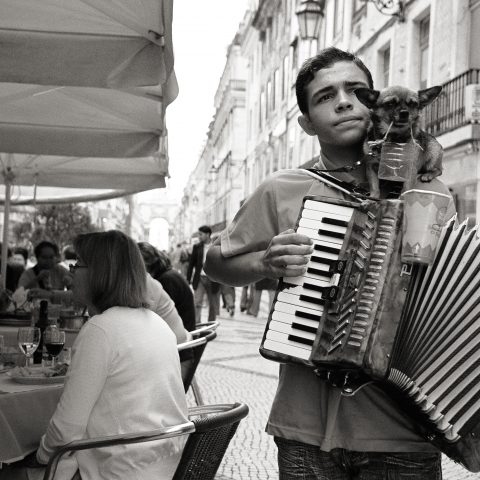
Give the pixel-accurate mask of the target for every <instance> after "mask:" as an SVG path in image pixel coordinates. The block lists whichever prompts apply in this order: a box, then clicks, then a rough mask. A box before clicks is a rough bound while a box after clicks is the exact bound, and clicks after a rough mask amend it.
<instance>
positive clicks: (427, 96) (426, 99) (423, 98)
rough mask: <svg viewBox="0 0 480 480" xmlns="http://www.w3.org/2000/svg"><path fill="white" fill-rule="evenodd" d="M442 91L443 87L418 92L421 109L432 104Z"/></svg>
mask: <svg viewBox="0 0 480 480" xmlns="http://www.w3.org/2000/svg"><path fill="white" fill-rule="evenodd" d="M441 91H442V87H440V86H438V85H437V86H435V87H430V88H426V89H425V90H419V91H418V102H419V104H420V108H424V107H426V106H427V105H429V104H430V103H432V102H433V101H434V100H435V99H436V98H437V97H438V95H439V94H440V92H441Z"/></svg>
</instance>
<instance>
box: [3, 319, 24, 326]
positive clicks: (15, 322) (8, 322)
mask: <svg viewBox="0 0 480 480" xmlns="http://www.w3.org/2000/svg"><path fill="white" fill-rule="evenodd" d="M30 324H31V320H30V319H29V318H0V325H1V326H2V327H29V326H30Z"/></svg>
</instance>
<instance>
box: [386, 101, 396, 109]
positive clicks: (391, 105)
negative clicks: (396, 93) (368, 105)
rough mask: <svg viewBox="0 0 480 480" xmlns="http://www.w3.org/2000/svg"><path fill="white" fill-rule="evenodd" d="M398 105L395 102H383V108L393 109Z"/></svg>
mask: <svg viewBox="0 0 480 480" xmlns="http://www.w3.org/2000/svg"><path fill="white" fill-rule="evenodd" d="M396 104H397V102H396V101H395V100H388V101H387V102H383V106H384V107H387V108H392V107H394V106H395V105H396Z"/></svg>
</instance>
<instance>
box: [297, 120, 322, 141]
mask: <svg viewBox="0 0 480 480" xmlns="http://www.w3.org/2000/svg"><path fill="white" fill-rule="evenodd" d="M297 120H298V124H299V125H300V126H301V127H302V130H303V131H304V132H305V133H306V134H307V135H310V136H311V137H314V136H316V135H317V133H316V132H315V129H314V128H313V125H312V122H311V121H310V119H309V118H308V115H306V114H302V115H300V116H299V117H298V119H297Z"/></svg>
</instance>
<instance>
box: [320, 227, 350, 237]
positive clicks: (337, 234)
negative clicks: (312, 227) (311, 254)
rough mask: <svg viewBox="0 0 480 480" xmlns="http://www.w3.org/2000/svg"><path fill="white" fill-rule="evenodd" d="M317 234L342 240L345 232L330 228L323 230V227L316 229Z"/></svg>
mask: <svg viewBox="0 0 480 480" xmlns="http://www.w3.org/2000/svg"><path fill="white" fill-rule="evenodd" d="M318 234H319V235H326V236H328V237H332V238H339V239H340V240H343V239H344V238H345V234H344V233H341V232H332V231H331V230H325V229H323V228H319V229H318Z"/></svg>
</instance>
